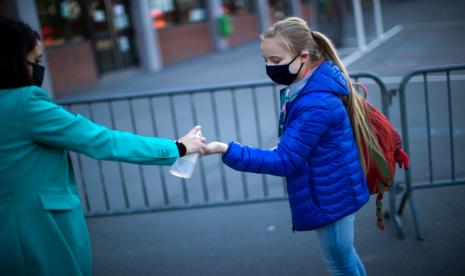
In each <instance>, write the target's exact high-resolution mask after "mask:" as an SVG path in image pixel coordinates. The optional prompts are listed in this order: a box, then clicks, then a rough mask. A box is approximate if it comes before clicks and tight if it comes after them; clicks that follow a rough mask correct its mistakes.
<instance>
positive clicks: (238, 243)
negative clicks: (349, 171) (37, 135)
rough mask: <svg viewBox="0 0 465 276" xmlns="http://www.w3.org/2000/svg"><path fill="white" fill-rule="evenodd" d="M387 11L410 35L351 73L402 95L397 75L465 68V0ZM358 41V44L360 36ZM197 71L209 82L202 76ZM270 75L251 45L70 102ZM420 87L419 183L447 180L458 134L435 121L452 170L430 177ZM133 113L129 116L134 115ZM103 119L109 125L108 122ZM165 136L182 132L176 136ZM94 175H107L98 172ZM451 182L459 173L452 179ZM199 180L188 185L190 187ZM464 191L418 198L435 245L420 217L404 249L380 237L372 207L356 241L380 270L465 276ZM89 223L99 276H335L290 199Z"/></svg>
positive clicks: (415, 121) (459, 129)
mask: <svg viewBox="0 0 465 276" xmlns="http://www.w3.org/2000/svg"><path fill="white" fill-rule="evenodd" d="M383 3H385V5H384V11H385V26H386V29H388V28H391V27H393V26H395V25H397V24H402V27H403V29H402V31H401V32H399V33H398V34H397V35H396V36H394V37H393V38H391V39H390V40H388V41H387V42H385V43H384V44H382V45H381V46H379V47H378V48H376V49H375V50H373V51H372V52H370V53H367V54H366V55H365V56H363V57H362V58H361V59H359V60H357V61H356V62H355V63H353V64H352V65H351V66H350V68H349V69H350V70H351V71H360V70H361V71H374V72H376V73H378V74H380V75H382V76H383V77H386V78H385V80H387V81H388V84H389V85H390V86H391V87H394V86H395V85H397V82H398V81H399V78H396V77H399V76H401V75H402V74H404V73H405V72H407V71H408V70H411V69H413V68H415V67H417V66H429V65H440V64H446V63H459V62H462V63H463V62H465V52H464V50H463V47H462V45H463V44H464V42H465V41H464V39H465V38H464V37H465V36H464V35H463V34H464V33H465V32H464V30H465V26H464V23H462V22H457V21H461V20H463V15H465V12H464V11H465V1H385V2H383ZM432 22H434V23H432ZM439 22H442V23H439ZM348 33H349V34H350V30H349V31H348ZM347 41H349V42H350V37H349V38H348V39H347ZM349 44H350V43H349ZM349 46H350V45H349ZM350 49H351V48H348V50H345V52H344V53H343V55H344V56H347V55H348V54H350ZM192 72H200V74H197V75H194V74H192ZM199 76H201V77H199ZM265 77H266V75H265V73H264V70H263V63H262V60H261V57H260V54H259V49H258V44H257V43H251V44H249V45H245V46H241V47H238V48H235V49H232V50H229V51H227V52H225V53H215V54H211V55H207V56H203V57H199V58H196V59H193V60H190V61H187V62H184V63H182V64H176V65H172V66H169V67H168V68H166V70H163V71H162V72H159V73H157V74H141V73H140V72H129V73H125V74H123V75H119V76H113V77H109V78H107V79H106V80H104V81H102V83H100V84H99V85H98V86H96V87H94V88H91V89H88V90H86V91H79V92H80V93H79V94H76V95H73V96H69V97H68V99H72V98H82V97H92V96H93V95H102V94H118V93H127V92H128V91H146V90H150V91H153V90H158V89H164V88H171V87H174V85H173V84H175V86H176V87H186V86H197V85H205V84H215V83H224V82H227V83H229V82H236V81H244V80H255V79H264V78H265ZM392 77H394V78H392ZM413 86H414V87H413V90H412V91H413V92H412V93H411V96H410V98H409V101H410V102H411V103H412V105H411V106H410V108H409V110H410V112H411V113H410V114H412V115H411V116H412V117H411V119H412V122H411V126H412V129H411V131H412V134H413V138H412V143H413V144H414V145H415V147H414V149H413V152H412V154H413V155H414V157H413V158H414V160H415V164H416V165H415V166H416V168H415V171H416V173H415V174H414V178H417V179H423V178H425V177H428V176H429V174H430V173H433V171H434V173H435V175H438V172H439V173H444V172H448V170H449V169H450V163H448V161H447V160H449V159H450V156H449V155H448V154H447V147H448V144H447V143H445V142H444V141H446V140H447V129H446V128H445V127H444V126H445V125H446V124H447V120H446V119H445V118H443V116H437V117H434V118H433V121H434V122H433V127H434V129H433V132H434V133H435V135H434V136H433V143H434V144H433V146H434V154H433V156H434V157H435V158H436V159H435V160H438V161H439V160H440V162H437V163H436V162H435V165H434V169H433V171H429V169H428V164H427V162H426V157H427V156H426V151H425V147H426V144H425V137H424V132H425V126H424V122H423V121H422V120H421V118H423V117H424V115H423V114H424V112H425V110H424V108H423V107H424V102H423V101H424V99H423V98H422V96H421V94H417V93H420V92H421V91H420V89H419V87H415V86H420V84H413ZM453 87H454V92H453V93H454V97H455V98H454V100H453V104H454V106H455V113H454V118H455V119H454V120H455V121H456V122H457V124H456V125H455V127H456V130H455V132H454V136H455V137H456V141H457V144H456V151H457V154H456V162H457V164H459V167H458V168H457V171H458V172H459V175H460V176H462V177H463V176H465V165H464V166H462V165H463V164H465V158H464V157H465V154H461V153H463V152H465V143H464V141H465V139H463V137H464V135H465V131H464V129H465V120H464V119H465V114H464V113H463V110H464V109H463V108H464V107H463V103H464V102H465V101H464V100H463V97H464V94H463V93H461V92H463V87H464V84H463V80H457V81H455V82H454V83H453ZM443 88H444V86H443V84H442V83H441V82H434V83H433V84H432V89H433V90H437V91H439V92H442V91H443ZM416 97H418V98H416ZM431 100H432V103H433V104H432V108H433V109H434V108H438V109H437V110H436V111H438V110H439V112H437V113H434V114H441V113H444V112H442V111H441V110H444V108H445V107H444V97H443V94H441V93H436V94H434V93H433V94H432V98H431ZM163 106H166V103H165V104H163V103H159V107H158V108H163ZM121 109H122V108H121V107H119V108H118V110H121ZM139 110H140V109H139V108H137V109H136V111H139ZM125 112H126V113H124V112H123V113H122V114H127V111H125ZM398 113H399V112H398V105H397V104H396V103H394V105H393V106H392V108H391V114H393V121H394V122H395V124H397V125H398V120H399V116H398ZM97 115H98V113H97ZM100 120H103V121H105V119H104V118H101V119H100ZM102 123H103V122H102ZM230 123H231V122H228V123H226V124H225V125H226V126H228V125H230ZM246 123H247V122H246ZM251 125H253V124H251ZM206 131H207V132H209V130H206ZM245 133H247V131H245ZM165 134H170V135H171V136H172V135H173V133H172V132H165ZM270 135H271V134H270ZM264 137H265V138H266V136H264ZM92 166H93V167H94V168H95V166H96V164H92ZM135 170H136V169H135ZM444 175H445V176H447V174H446V173H444ZM110 176H111V173H110ZM232 179H234V178H232ZM252 179H257V178H253V177H252ZM129 183H133V182H129ZM194 183H196V182H192V183H191V182H188V183H187V187H188V188H189V186H190V185H194ZM249 183H250V185H251V186H252V187H254V185H255V186H258V185H257V183H256V182H253V181H251V182H249ZM233 184H234V183H233ZM176 185H178V184H176ZM195 185H197V184H195ZM172 186H174V185H172ZM179 187H180V186H179ZM211 187H214V185H213V186H211ZM464 192H465V189H464V188H463V187H451V188H447V189H436V190H425V191H419V192H418V193H415V194H414V195H415V198H416V199H417V203H418V209H419V212H420V219H421V221H422V226H423V228H424V232H425V236H426V240H425V241H424V242H419V241H417V240H416V239H415V238H414V237H415V234H414V230H413V225H412V220H411V219H410V213H409V209H406V212H405V215H404V218H405V219H404V226H405V231H406V235H407V240H405V241H400V240H398V239H397V238H396V237H395V235H394V231H393V229H392V225H390V224H388V227H387V230H386V231H385V232H384V233H379V232H378V230H377V229H376V228H375V226H374V218H373V210H374V202H370V204H367V206H365V207H364V208H363V209H362V211H361V212H360V213H359V214H358V219H357V234H356V237H357V241H356V244H357V248H358V251H359V253H360V255H361V257H362V259H363V261H364V263H365V264H366V267H367V270H368V273H369V274H370V275H464V273H465V263H464V262H463V259H464V257H465V251H464V250H463V248H464V246H465V239H464V238H463V232H464V230H465V226H464V225H465V216H464V215H463V213H464V211H465V204H463V200H462V194H463V193H464ZM386 204H387V203H386ZM88 223H89V229H90V233H91V237H92V240H93V244H94V262H95V273H96V275H133V274H138V275H218V274H220V273H221V274H224V275H324V269H323V265H322V263H321V261H320V258H319V253H318V246H317V244H316V241H315V239H314V237H313V234H312V233H296V234H292V232H291V231H290V215H289V209H288V206H287V203H286V202H274V203H262V204H254V205H243V206H234V207H221V208H207V209H195V210H189V211H173V212H159V213H154V214H145V215H133V216H120V217H111V218H94V219H88Z"/></svg>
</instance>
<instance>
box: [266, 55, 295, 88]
mask: <svg viewBox="0 0 465 276" xmlns="http://www.w3.org/2000/svg"><path fill="white" fill-rule="evenodd" d="M299 55H300V54H298V55H297V56H295V58H293V59H292V60H291V62H289V63H288V64H282V65H267V66H266V74H267V75H268V77H270V79H271V80H272V81H274V82H276V83H278V84H283V85H289V84H291V83H293V82H294V80H295V78H297V75H298V74H299V72H300V69H302V66H303V65H304V64H303V63H302V64H301V65H300V67H299V70H298V71H297V73H291V72H290V71H289V69H290V68H289V67H290V65H291V63H293V62H294V60H295V59H296V58H297V57H298V56H299Z"/></svg>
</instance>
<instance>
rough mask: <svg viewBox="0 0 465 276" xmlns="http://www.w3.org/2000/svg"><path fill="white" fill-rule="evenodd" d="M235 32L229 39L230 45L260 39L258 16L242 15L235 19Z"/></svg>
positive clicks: (236, 16)
mask: <svg viewBox="0 0 465 276" xmlns="http://www.w3.org/2000/svg"><path fill="white" fill-rule="evenodd" d="M232 19H233V25H234V32H233V34H232V35H231V36H230V37H229V38H228V45H229V46H235V45H238V44H241V43H245V42H248V41H252V40H254V39H258V37H259V36H260V27H259V21H258V17H257V15H256V14H240V15H235V16H234V17H233V18H232Z"/></svg>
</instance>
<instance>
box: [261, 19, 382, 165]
mask: <svg viewBox="0 0 465 276" xmlns="http://www.w3.org/2000/svg"><path fill="white" fill-rule="evenodd" d="M260 38H261V39H262V41H263V40H265V39H268V38H278V39H279V40H280V41H281V42H282V43H283V45H284V46H285V47H286V48H287V50H289V52H290V53H292V54H293V55H297V54H299V53H300V52H301V51H303V50H308V51H309V53H310V59H311V60H312V61H317V60H320V59H321V58H323V59H329V60H331V61H332V62H333V63H335V64H336V65H337V66H338V67H339V69H340V70H341V72H342V73H343V75H344V78H345V79H346V81H347V84H348V87H349V90H350V91H349V97H348V99H347V100H345V101H344V104H345V105H346V108H347V111H348V114H349V118H350V122H351V124H352V128H353V132H354V136H355V140H356V142H357V147H358V152H359V158H360V162H361V164H362V167H363V170H364V171H365V173H366V171H367V163H368V162H369V160H372V159H371V158H372V153H373V152H375V153H379V154H381V156H383V154H382V151H381V147H380V146H379V144H378V141H377V140H376V137H375V135H374V134H373V131H372V129H371V126H370V123H369V121H368V117H367V107H366V102H365V101H364V98H363V96H362V95H360V94H359V93H358V92H357V91H356V90H355V89H354V87H353V85H352V81H351V80H350V77H349V74H348V73H347V70H346V68H345V67H344V65H343V64H342V62H341V60H340V59H339V56H338V55H337V52H336V48H335V47H334V45H333V43H332V42H331V40H330V39H329V38H328V37H326V36H325V35H324V34H322V33H320V32H315V31H313V32H312V31H311V30H310V28H309V27H308V25H307V22H305V20H303V19H300V18H298V17H289V18H286V19H284V20H281V21H278V22H276V23H274V24H273V25H272V26H271V27H270V28H269V29H268V30H266V31H265V32H264V33H263V34H262V35H261V36H260ZM365 157H366V158H365ZM367 161H368V162H367Z"/></svg>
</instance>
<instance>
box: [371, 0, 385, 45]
mask: <svg viewBox="0 0 465 276" xmlns="http://www.w3.org/2000/svg"><path fill="white" fill-rule="evenodd" d="M373 12H374V17H375V28H376V36H377V37H378V38H381V37H383V33H384V30H383V29H384V28H383V14H382V13H381V3H380V1H379V0H373Z"/></svg>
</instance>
